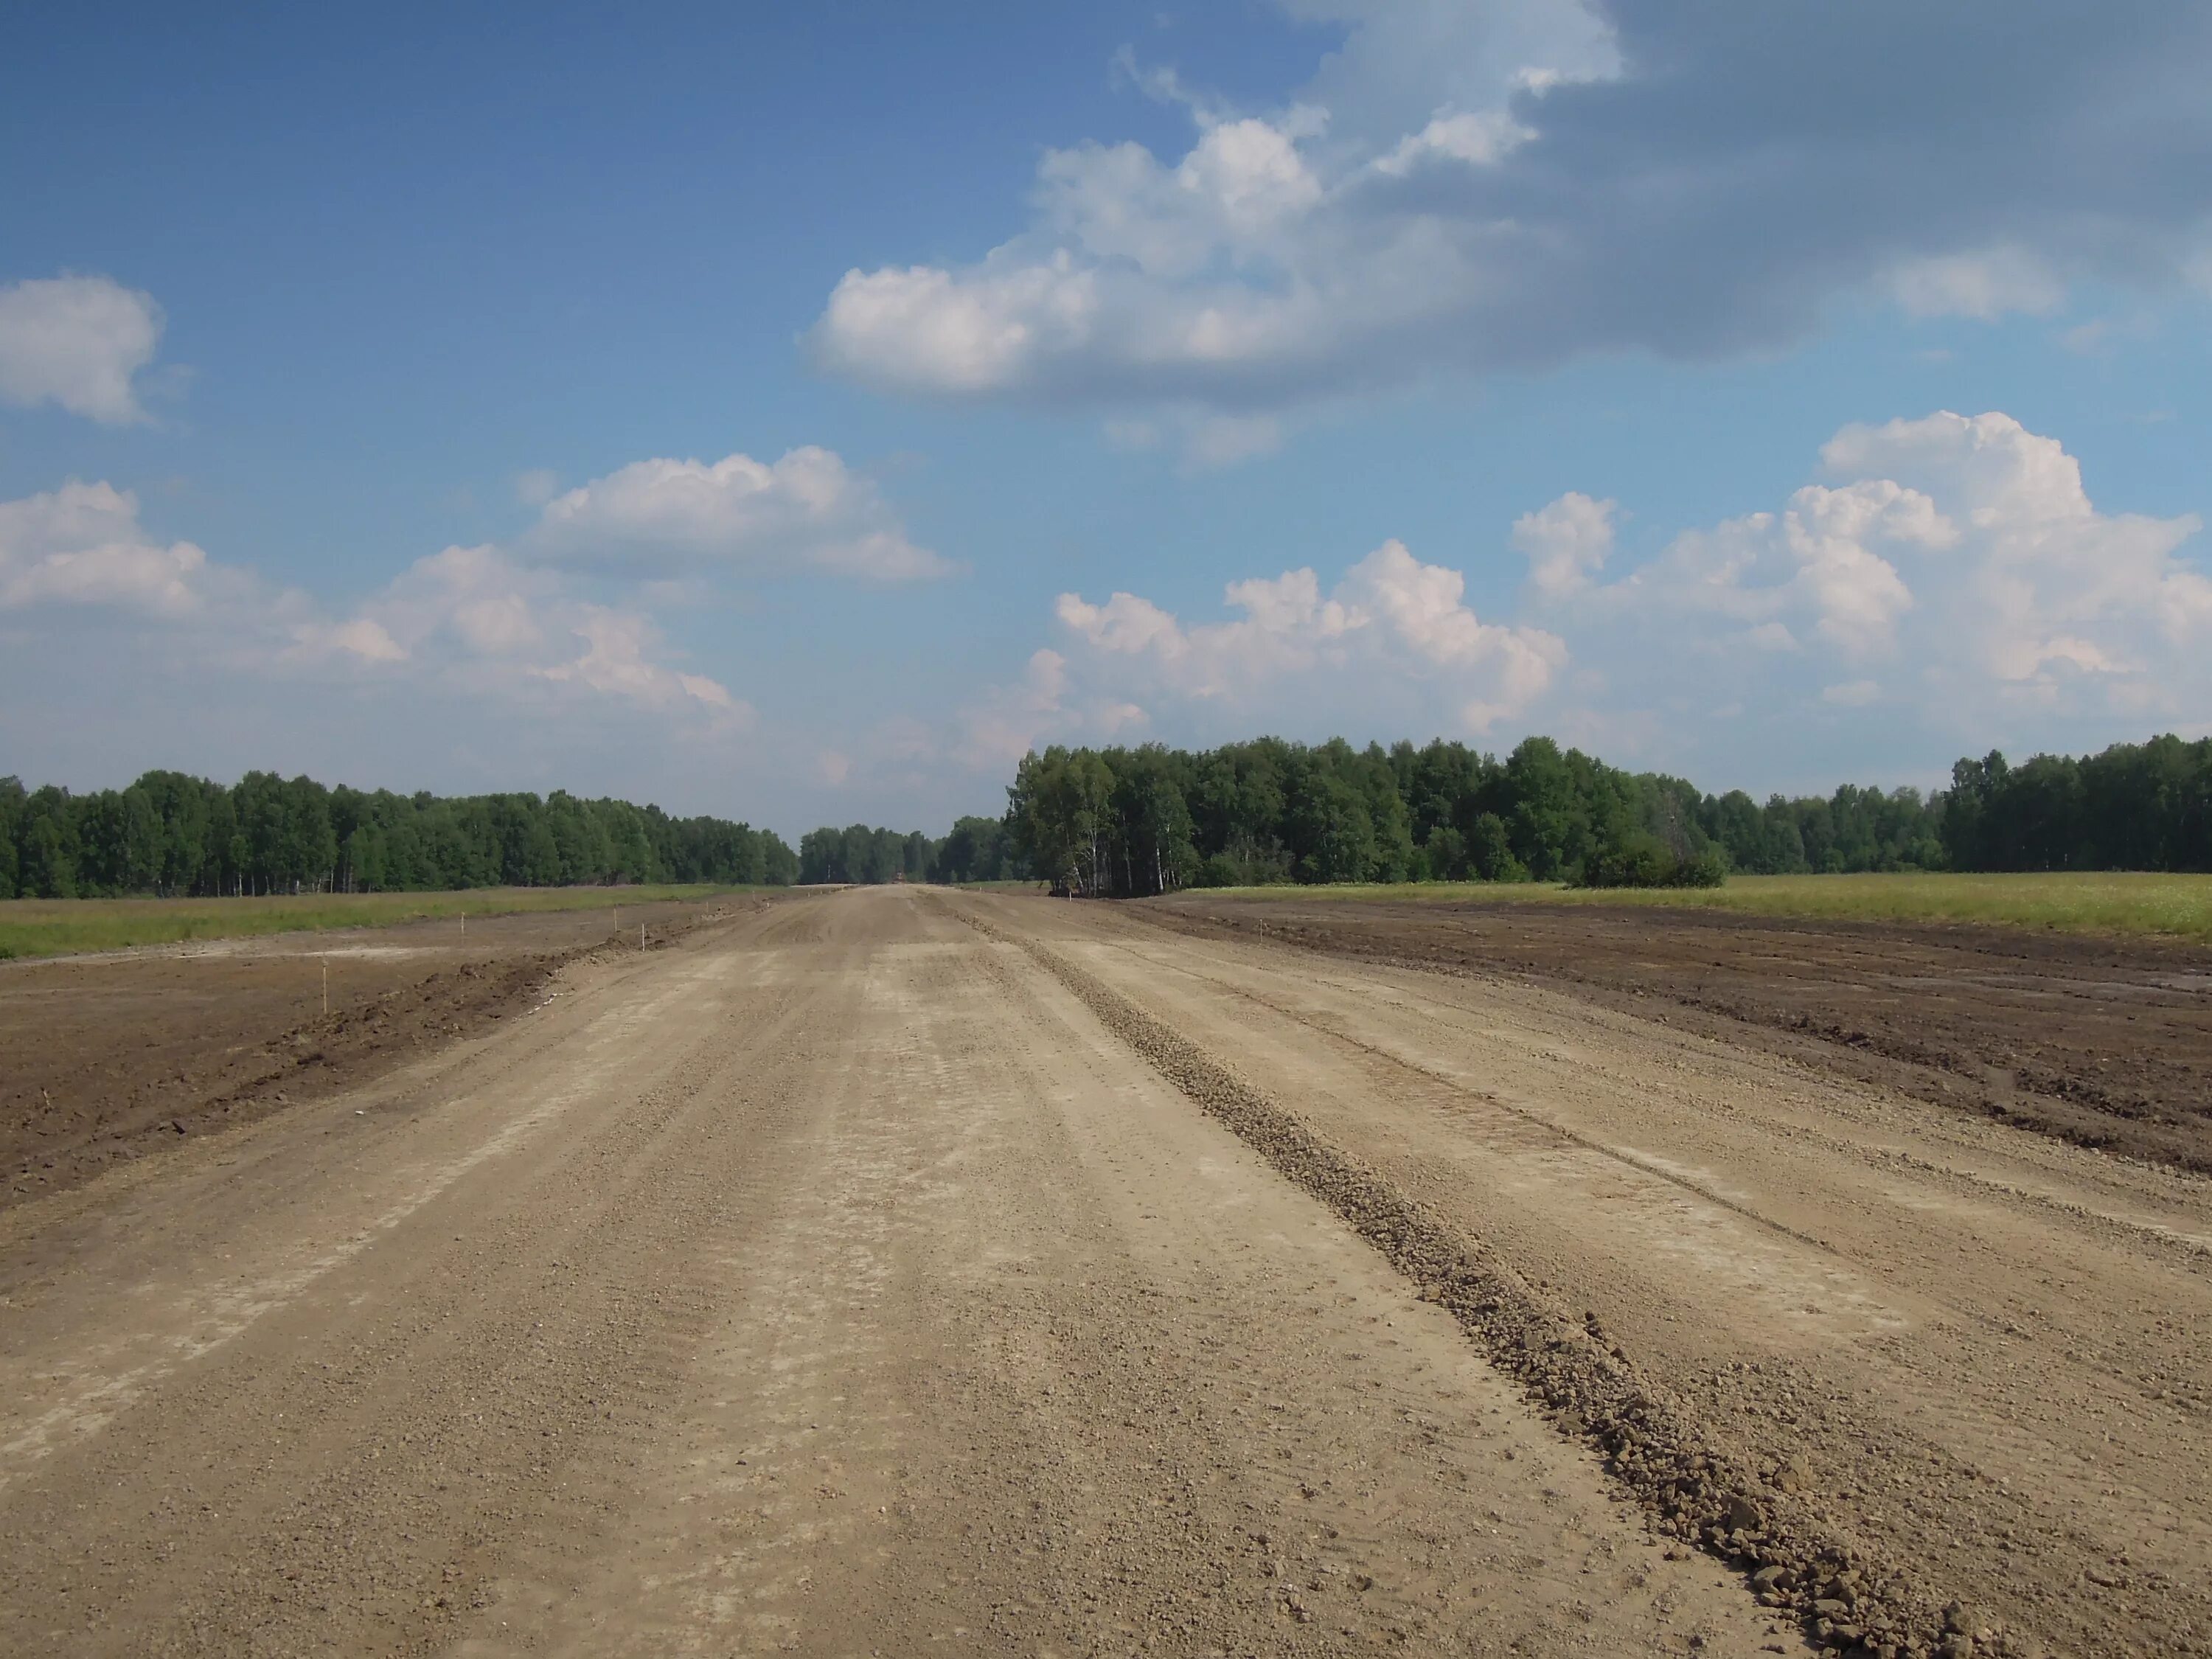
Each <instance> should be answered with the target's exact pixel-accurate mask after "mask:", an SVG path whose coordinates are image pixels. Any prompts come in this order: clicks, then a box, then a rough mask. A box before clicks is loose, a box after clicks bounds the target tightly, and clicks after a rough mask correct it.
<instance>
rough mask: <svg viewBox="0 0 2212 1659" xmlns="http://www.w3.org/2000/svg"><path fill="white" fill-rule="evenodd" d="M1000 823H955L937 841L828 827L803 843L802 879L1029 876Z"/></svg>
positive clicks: (862, 881) (864, 882)
mask: <svg viewBox="0 0 2212 1659" xmlns="http://www.w3.org/2000/svg"><path fill="white" fill-rule="evenodd" d="M1029 871H1030V866H1029V865H1028V863H1027V862H1026V861H1025V860H1022V859H1021V858H1019V857H1018V856H1017V855H1016V854H1014V852H1013V849H1012V845H1011V842H1010V840H1009V837H1008V835H1007V829H1006V824H1005V823H1003V822H1001V821H1000V819H997V818H984V817H966V818H961V819H959V820H957V822H956V823H954V824H953V826H952V830H951V834H949V835H945V836H938V837H936V838H935V839H934V840H933V839H931V838H930V837H929V836H925V835H924V834H922V832H921V830H919V829H911V830H908V831H905V832H903V833H902V832H900V831H899V830H896V829H870V828H869V827H868V826H867V825H866V824H865V823H855V824H850V825H848V826H847V827H846V828H845V829H837V828H836V826H835V825H829V824H825V825H823V827H822V828H821V829H810V830H808V831H807V832H806V834H805V835H804V836H800V837H799V880H800V881H802V882H806V883H813V882H851V883H855V884H859V885H861V886H876V885H879V884H883V883H884V882H893V881H932V882H946V883H950V882H962V881H1006V880H1017V879H1020V878H1025V877H1026V876H1028V874H1029Z"/></svg>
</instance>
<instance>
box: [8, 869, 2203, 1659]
mask: <svg viewBox="0 0 2212 1659" xmlns="http://www.w3.org/2000/svg"><path fill="white" fill-rule="evenodd" d="M1269 914H1270V915H1273V916H1275V917H1276V918H1278V920H1279V919H1280V918H1281V915H1282V913H1281V912H1280V911H1279V910H1274V911H1271V912H1270V913H1269ZM1585 914H1588V913H1585ZM1543 920H1545V919H1544V918H1537V917H1525V916H1524V917H1518V918H1516V921H1520V922H1527V923H1534V922H1537V921H1543ZM1163 922H1167V923H1169V924H1170V925H1168V926H1163V925H1162V923H1163ZM1636 925H1637V926H1638V927H1641V928H1643V929H1644V930H1646V931H1647V932H1651V933H1657V932H1659V931H1662V930H1663V929H1665V928H1667V927H1668V926H1669V924H1668V922H1667V921H1665V920H1664V919H1663V918H1660V917H1656V916H1654V915H1651V914H1650V913H1644V914H1643V915H1639V916H1638V918H1636ZM470 932H471V944H473V943H474V935H475V932H476V929H475V928H474V927H471V930H470ZM37 971H38V972H40V973H45V972H47V971H50V970H49V969H47V968H40V969H38V970H37ZM1807 972H1808V976H1809V975H1810V972H1811V970H1809V969H1808V970H1807ZM3 977H4V976H0V978H3ZM1538 981H1539V976H1536V975H1526V974H1523V973H1522V972H1520V971H1518V970H1516V971H1514V972H1511V973H1498V972H1495V971H1484V972H1481V973H1468V972H1464V971H1455V972H1449V973H1438V972H1436V971H1433V970H1431V969H1430V968H1428V967H1425V966H1422V967H1413V966H1406V965H1401V963H1399V962H1397V961H1395V960H1385V959H1382V957H1381V956H1380V953H1365V954H1352V953H1347V952H1346V951H1344V950H1340V949H1334V948H1333V949H1330V950H1320V951H1317V950H1315V949H1311V948H1302V947H1298V948H1294V947H1291V946H1287V945H1285V944H1284V943H1282V942H1280V941H1279V940H1276V939H1267V938H1263V937H1259V936H1256V935H1255V934H1252V933H1249V930H1244V929H1243V925H1242V924H1241V923H1222V922H1218V921H1205V920H1202V919H1200V918H1197V917H1195V916H1186V917H1183V918H1182V919H1181V920H1178V919H1177V918H1176V917H1174V916H1170V915H1167V914H1166V913H1165V912H1164V911H1163V910H1161V909H1159V908H1156V907H1141V908H1132V907H1109V906H1103V905H1086V904H1071V903H1066V902H1052V901H1048V900H1042V899H1036V898H1028V897H1016V896H996V895H971V894H948V893H943V892H931V891H924V890H904V889H876V890H857V891H851V892H845V893H837V894H825V895H811V896H797V897H794V898H793V899H791V900H789V901H787V902H779V903H775V904H773V905H762V906H756V907H754V908H749V909H747V910H745V911H744V912H743V913H741V914H733V915H729V916H726V917H724V918H722V919H720V920H718V921H709V922H706V923H704V924H702V925H700V926H697V927H693V928H692V929H691V930H690V931H689V932H687V933H684V935H683V936H682V937H681V938H679V939H674V940H673V941H672V942H671V944H670V945H668V946H667V947H666V948H665V949H660V950H655V951H651V952H648V953H644V954H640V953H637V952H635V951H624V952H613V951H586V952H584V953H582V954H580V955H578V956H576V957H574V958H573V959H571V960H570V961H568V963H567V964H566V965H565V966H563V967H562V968H561V969H559V970H558V972H557V974H556V975H555V976H554V977H553V978H552V979H550V981H546V982H544V984H543V985H542V986H541V987H538V989H537V991H536V993H535V994H532V995H530V996H528V997H526V998H524V999H521V1000H520V1001H519V1002H518V1004H517V1005H516V1006H513V1008H512V1011H511V1012H507V1013H506V1017H504V1018H501V1019H500V1020H498V1021H491V1020H489V1019H485V1020H482V1021H479V1022H477V1024H474V1025H473V1026H472V1027H471V1028H470V1029H469V1030H467V1031H465V1032H464V1033H462V1034H461V1035H459V1036H455V1037H453V1038H451V1039H450V1040H447V1041H442V1042H437V1043H430V1042H424V1043H423V1044H422V1045H421V1046H420V1047H410V1048H408V1049H407V1050H406V1051H405V1052H404V1054H401V1055H400V1056H399V1057H398V1060H396V1062H392V1061H387V1062H386V1064H385V1068H384V1069H383V1070H381V1071H380V1073H378V1074H376V1075H374V1076H373V1077H368V1078H367V1079H365V1080H362V1081H358V1082H356V1083H353V1084H350V1085H341V1086H337V1087H336V1088H334V1089H333V1090H332V1091H331V1092H330V1093H328V1094H327V1095H325V1096H323V1097H317V1098H295V1100H294V1101H293V1102H292V1103H291V1104H290V1105H289V1109H284V1110H281V1111H269V1112H265V1113H264V1114H262V1115H259V1116H258V1117H257V1118H256V1119H255V1120H254V1121H250V1122H246V1123H243V1124H239V1125H236V1126H234V1127H228V1128H225V1129H223V1130H222V1132H221V1133H207V1134H200V1133H190V1134H187V1135H185V1136H181V1137H179V1136H175V1135H174V1134H173V1133H172V1136H171V1142H172V1144H171V1145H170V1146H169V1147H168V1150H167V1152H166V1153H165V1155H163V1156H161V1157H142V1158H136V1159H132V1160H128V1161H125V1162H122V1163H119V1164H118V1165H117V1166H116V1167H112V1168H109V1169H107V1170H104V1171H102V1172H100V1173H99V1174H97V1175H96V1176H94V1177H93V1178H91V1179H88V1180H86V1181H84V1182H82V1184H80V1185H78V1186H76V1187H75V1188H72V1189H70V1190H65V1191H54V1190H50V1189H42V1190H40V1191H38V1192H35V1193H29V1194H24V1195H22V1196H21V1197H18V1198H17V1199H15V1201H14V1202H13V1204H12V1206H10V1207H9V1208H7V1209H5V1210H4V1211H0V1652H8V1653H17V1652H21V1653H25V1654H33V1653H37V1654H45V1653H68V1654H88V1655H107V1654H113V1655H140V1654H207V1655H247V1654H257V1655H258V1654H267V1655H276V1654H295V1653H308V1652H335V1653H344V1654H355V1653H440V1654H450V1655H454V1656H471V1659H490V1656H507V1655H521V1654H532V1655H561V1654H566V1655H577V1656H585V1655H590V1656H601V1655H630V1654H637V1655H643V1654H653V1655H664V1654H689V1653H696V1654H712V1655H729V1654H744V1653H755V1652H801V1653H811V1654H821V1655H833V1654H834V1655H846V1654H854V1655H857V1654H865V1653H881V1654H886V1655H890V1654H908V1653H916V1652H921V1651H927V1650H938V1651H942V1652H946V1653H987V1654H1007V1655H1013V1654H1021V1655H1052V1656H1073V1655H1090V1654H1115V1655H1120V1654H1131V1653H1139V1652H1151V1653H1160V1654H1168V1655H1202V1654H1223V1655H1227V1654H1234V1655H1260V1654H1277V1653H1310V1654H1316V1655H1319V1654H1348V1653H1366V1652H1371V1651H1376V1650H1384V1651H1389V1650H1396V1651H1403V1652H1409V1653H1443V1652H1449V1653H1498V1654H1504V1653H1522V1654H1531V1655H1552V1654H1574V1653H1588V1654H1592V1655H1611V1654H1628V1653H1685V1652H1692V1651H1694V1652H1699V1653H1703V1654H1725V1655H1737V1654H1744V1655H1748V1654H1756V1653H1760V1652H1770V1651H1778V1652H1784V1653H1809V1652H1819V1651H1822V1650H1831V1649H1832V1650H1838V1651H1847V1650H1848V1651H1859V1652H1889V1653H1899V1652H1911V1653H1917V1654H1929V1655H1934V1654H1944V1655H1950V1656H1956V1655H1990V1654H2022V1653H2046V1654H2051V1655H2057V1654H2083V1655H2121V1654H2126V1655H2143V1656H2149V1655H2166V1654H2206V1653H2212V1587H2208V1581H2209V1580H2212V1392H2209V1391H2208V1386H2207V1380H2208V1377H2212V1370H2208V1363H2209V1362H2212V1352H2208V1350H2212V1189H2208V1186H2207V1183H2206V1182H2205V1181H2204V1180H2203V1178H2202V1177H2200V1176H2196V1175H2192V1174H2190V1173H2187V1172H2184V1171H2177V1170H2172V1169H2168V1168H2165V1167H2161V1166H2158V1165H2154V1164H2148V1163H2146V1162H2142V1161H2139V1160H2133V1159H2128V1158H2114V1157H2112V1156H2109V1155H2105V1154H2100V1153H2098V1152H2091V1151H2088V1150H2085V1149H2084V1148H2082V1147H2081V1146H2076V1145H2074V1144H2071V1143H2069V1141H2067V1140H2064V1139H2058V1138H2055V1137H2052V1136H2050V1135H2045V1134H2038V1133H2027V1132H2025V1131H2024V1130H2023V1129H2022V1128H2021V1127H2016V1126H2015V1124H2013V1123H2011V1122H2009V1121H2004V1120H2002V1119H1998V1118H1996V1117H1993V1116H1990V1115H1985V1114H1984V1113H1983V1112H1981V1111H1978V1110H1977V1111H1962V1110H1959V1109H1954V1107H1951V1106H1945V1105H1937V1104H1932V1103H1930V1102H1929V1101H1928V1100H1926V1099H1923V1098H1922V1097H1920V1096H1919V1095H1918V1094H1917V1093H1916V1092H1913V1091H1910V1090H1907V1089H1905V1088H1902V1087H1900V1086H1899V1084H1898V1081H1897V1080H1896V1079H1893V1078H1890V1077H1887V1076H1873V1077H1869V1078H1860V1077H1854V1076H1850V1075H1847V1074H1845V1073H1842V1072H1839V1071H1838V1070H1836V1069H1835V1068H1833V1067H1831V1066H1826V1065H1810V1064H1808V1063H1806V1056H1805V1055H1802V1054H1791V1053H1786V1052H1783V1051H1781V1050H1778V1049H1777V1048H1775V1047H1773V1046H1772V1045H1771V1043H1769V1042H1767V1041H1766V1040H1765V1038H1764V1037H1763V1036H1760V1037H1758V1038H1757V1039H1756V1040H1753V1038H1752V1037H1750V1036H1748V1035H1747V1034H1751V1033H1753V1032H1755V1031H1759V1030H1765V1029H1766V1028H1765V1027H1762V1026H1760V1025H1759V1024H1758V1023H1757V1022H1752V1021H1746V1020H1742V1019H1735V1020H1734V1022H1733V1024H1732V1025H1731V1026H1730V1027H1729V1030H1731V1031H1732V1032H1734V1033H1735V1036H1732V1037H1731V1038H1730V1039H1729V1040H1725V1041H1723V1040H1720V1039H1719V1038H1717V1037H1716V1036H1713V1035H1711V1034H1709V1033H1708V1032H1706V1031H1705V1030H1692V1029H1686V1026H1685V1024H1684V1023H1683V1021H1682V1019H1681V1018H1679V1017H1678V1014H1679V1012H1680V1009H1681V1007H1682V1006H1683V1005H1680V1004H1678V1003H1674V1002H1663V1001H1662V1000H1657V999H1647V1000H1646V1002H1645V1003H1644V1004H1636V1005H1632V1004H1631V1003H1629V1002H1620V1003H1616V1002H1615V1001H1613V1000H1611V999H1613V998H1615V997H1624V998H1632V996H1633V993H1632V991H1624V990H1617V989H1614V988H1610V987H1607V986H1604V985H1583V986H1574V987H1569V988H1567V989H1562V988H1560V987H1561V986H1562V985H1564V984H1565V983H1566V981H1565V980H1564V979H1557V980H1555V979H1551V978H1545V979H1543V981H1542V982H1538ZM549 992H550V993H557V994H552V995H550V996H549V995H548V994H547V993H549ZM1598 992H1603V993H1604V994H1603V995H1600V994H1596V993H1598ZM1930 994H1931V995H1933V994H1936V993H1935V992H1934V991H1933V990H1931V993H1930ZM271 995H276V993H275V992H272V993H271ZM144 997H145V1000H147V1001H148V1002H149V1003H155V1002H158V1001H159V1000H161V999H160V997H159V996H158V995H157V994H155V991H154V989H153V988H151V986H150V983H149V987H148V988H147V989H146V990H145V992H144ZM68 1001H69V999H67V998H61V999H58V1000H57V1006H60V1005H61V1004H65V1003H66V1002H68ZM1657 1013H1664V1014H1666V1015H1667V1018H1666V1019H1665V1020H1663V1021H1662V1020H1661V1019H1659V1018H1651V1017H1650V1016H1651V1015H1654V1014H1657ZM1711 1017H1712V1018H1718V1017H1717V1016H1711ZM1987 1018H1989V1019H1990V1020H1991V1021H1994V1020H1995V1018H1996V1016H1995V1015H1993V1014H1992V1015H1990V1016H1988V1017H1987ZM220 1019H221V1013H220V1010H216V1011H213V1012H210V1011H208V1010H207V1009H205V1008H204V1009H203V1012H202V1023H203V1024H207V1023H210V1022H216V1023H219V1022H220ZM296 1023H297V1018H296V1015H295V1024H296ZM433 1023H434V1024H435V1022H433ZM2173 1023H2174V1024H2175V1025H2176V1026H2177V1028H2181V1027H2184V1026H2185V1022H2182V1021H2180V1020H2179V1016H2176V1017H2175V1020H2174V1022H2173ZM2141 1026H2142V1022H2141V1021H2138V1022H2136V1027H2137V1028H2138V1029H2140V1028H2141ZM84 1029H87V1030H93V1029H96V1026H95V1024H94V1023H93V1022H91V1021H90V1020H89V1019H87V1021H86V1023H85V1027H84ZM2154 1029H2159V1030H2163V1029H2165V1028H2163V1027H2159V1028H2154ZM2028 1035H2029V1033H2028V1032H2027V1031H2023V1032H2022V1033H2021V1038H2020V1040H2021V1041H2022V1042H2025V1041H2027V1037H2028ZM2080 1041H2081V1042H2082V1043H2083V1044H2085V1045H2086V1043H2087V1041H2088V1039H2087V1037H2086V1036H2085V1037H2082V1038H2081V1039H2080ZM2164 1041H2165V1038H2164V1037H2162V1036H2160V1037H2154V1038H2142V1039H2139V1041H2138V1042H2137V1045H2136V1046H2137V1047H2138V1048H2152V1047H2155V1046H2156V1045H2157V1044H2158V1043H2159V1042H2164ZM8 1042H9V1045H10V1046H9V1048H6V1049H5V1051H4V1052H5V1053H7V1054H11V1055H12V1054H17V1053H24V1052H34V1051H36V1050H37V1048H38V1044H37V1042H36V1041H35V1039H29V1040H27V1039H24V1038H21V1037H20V1036H10V1037H9V1039H8ZM1841 1046H1845V1047H1849V1046H1850V1045H1848V1044H1846V1045H1841ZM87 1057H88V1059H89V1058H96V1053H88V1054H87ZM1915 1063H1918V1062H1915ZM9 1077H10V1080H11V1082H12V1079H13V1073H9ZM2175 1122H2176V1124H2177V1125H2181V1127H2185V1125H2182V1124H2181V1120H2180V1119H2179V1118H2177V1119H2176V1120H2175Z"/></svg>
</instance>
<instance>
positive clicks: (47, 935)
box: [0, 884, 755, 957]
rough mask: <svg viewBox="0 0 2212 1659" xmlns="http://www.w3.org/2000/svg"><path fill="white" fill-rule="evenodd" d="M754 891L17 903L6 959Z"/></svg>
mask: <svg viewBox="0 0 2212 1659" xmlns="http://www.w3.org/2000/svg"><path fill="white" fill-rule="evenodd" d="M750 891H755V889H751V888H744V887H714V886H682V885H676V884H660V885H641V886H636V887H479V888H472V889H471V890H467V891H465V892H458V893H356V894H333V893H309V894H302V895H301V896H298V897H296V898H289V897H278V898H200V899H153V898H125V899H11V900H8V901H6V902H0V957H58V956H73V955H76V954H78V953H80V952H82V951H118V950H121V949H123V948H125V946H128V945H177V944H181V943H183V942H185V941H186V940H190V939H255V938H259V937H260V936H262V935H264V934H267V933H325V932H328V931H330V930H331V929H333V928H341V927H390V926H391V925H392V924H393V923H395V922H402V921H428V920H433V919H435V918H438V917H441V916H505V915H517V914H520V913H524V912H536V911H552V910H594V909H603V908H609V907H611V906H614V905H618V904H623V905H627V904H648V903H652V902H655V901H659V900H664V899H704V898H712V897H714V896H718V895H720V894H724V893H743V892H750Z"/></svg>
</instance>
